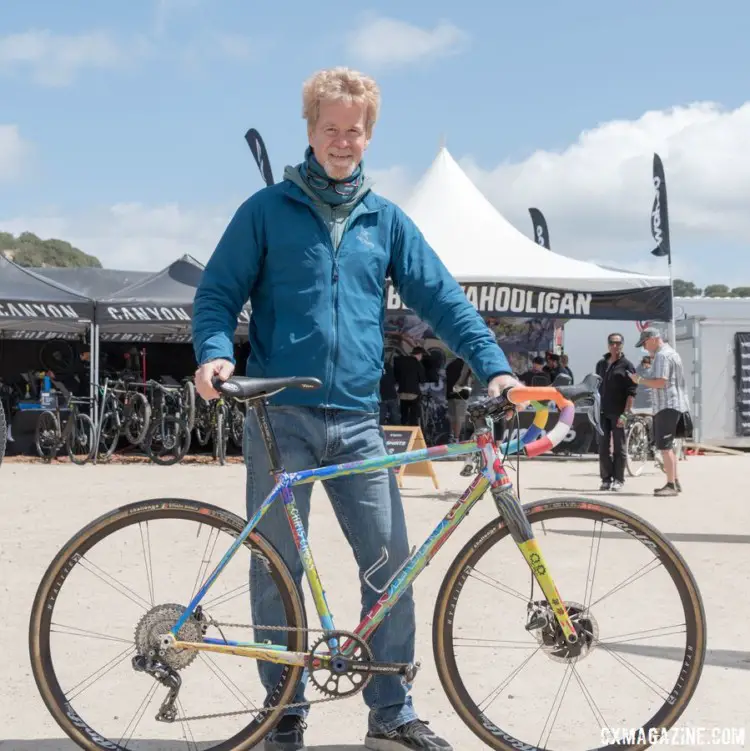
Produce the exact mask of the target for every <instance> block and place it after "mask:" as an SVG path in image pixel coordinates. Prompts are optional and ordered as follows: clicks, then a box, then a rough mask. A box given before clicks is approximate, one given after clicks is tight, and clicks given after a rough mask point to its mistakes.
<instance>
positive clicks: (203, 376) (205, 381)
mask: <svg viewBox="0 0 750 751" xmlns="http://www.w3.org/2000/svg"><path fill="white" fill-rule="evenodd" d="M232 373H234V365H233V364H232V363H231V362H229V360H221V359H219V360H211V361H210V362H205V363H203V365H201V366H199V367H198V370H196V371H195V390H196V391H197V392H198V394H200V396H202V397H203V398H204V399H205V400H206V401H209V400H211V399H218V398H219V392H218V391H216V389H215V388H214V387H213V384H212V380H213V379H214V378H215V377H216V378H220V379H221V380H222V381H226V380H227V378H229V377H230V376H231V375H232Z"/></svg>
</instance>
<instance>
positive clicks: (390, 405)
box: [380, 360, 401, 425]
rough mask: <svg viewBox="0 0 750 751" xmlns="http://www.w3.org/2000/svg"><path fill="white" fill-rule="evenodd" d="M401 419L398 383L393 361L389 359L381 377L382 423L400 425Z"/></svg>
mask: <svg viewBox="0 0 750 751" xmlns="http://www.w3.org/2000/svg"><path fill="white" fill-rule="evenodd" d="M400 421H401V410H400V408H399V401H398V385H397V384H396V377H395V376H394V375H393V362H392V361H390V360H388V361H386V362H385V363H384V365H383V376H382V378H381V379H380V424H381V425H398V424H399V422H400Z"/></svg>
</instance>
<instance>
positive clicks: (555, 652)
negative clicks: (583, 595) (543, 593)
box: [532, 601, 599, 662]
mask: <svg viewBox="0 0 750 751" xmlns="http://www.w3.org/2000/svg"><path fill="white" fill-rule="evenodd" d="M535 605H536V614H537V617H538V618H539V621H540V622H541V621H546V623H544V625H541V626H540V627H538V628H534V629H532V630H533V632H534V636H535V637H536V639H537V641H538V642H539V644H540V645H541V647H542V650H543V651H544V652H546V654H547V656H548V657H549V658H550V659H551V660H553V661H555V662H569V661H570V660H573V659H576V660H578V661H580V660H582V659H584V658H585V657H587V656H588V655H589V653H590V652H591V650H592V649H593V648H594V644H595V642H596V641H597V640H598V638H599V625H598V624H597V622H596V620H595V619H594V616H593V615H592V614H591V613H590V612H589V611H588V610H587V609H586V608H585V607H584V606H583V605H581V603H579V602H572V601H568V602H566V603H565V608H566V609H567V611H568V616H569V617H570V620H571V623H572V624H573V628H574V629H575V632H576V635H577V637H578V638H577V640H576V641H575V642H573V643H572V644H571V643H568V641H567V640H566V638H565V634H564V633H563V631H562V628H560V624H559V623H558V622H557V619H556V618H555V613H554V611H553V609H552V607H551V606H550V605H549V604H548V603H547V602H540V603H535Z"/></svg>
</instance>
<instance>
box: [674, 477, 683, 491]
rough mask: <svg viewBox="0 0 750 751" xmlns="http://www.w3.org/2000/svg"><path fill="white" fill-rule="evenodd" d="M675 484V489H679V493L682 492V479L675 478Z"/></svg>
mask: <svg viewBox="0 0 750 751" xmlns="http://www.w3.org/2000/svg"><path fill="white" fill-rule="evenodd" d="M674 486H675V489H676V490H677V492H678V493H682V485H680V481H679V480H675V481H674Z"/></svg>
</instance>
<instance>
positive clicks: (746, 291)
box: [730, 287, 750, 297]
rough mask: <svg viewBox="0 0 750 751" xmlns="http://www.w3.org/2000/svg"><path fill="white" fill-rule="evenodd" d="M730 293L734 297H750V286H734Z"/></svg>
mask: <svg viewBox="0 0 750 751" xmlns="http://www.w3.org/2000/svg"><path fill="white" fill-rule="evenodd" d="M730 294H731V295H732V297H750V287H734V288H733V289H732V291H731V292H730Z"/></svg>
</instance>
